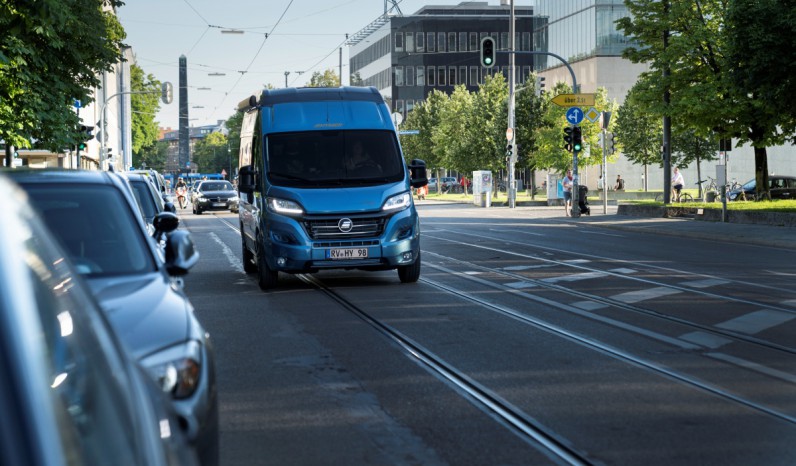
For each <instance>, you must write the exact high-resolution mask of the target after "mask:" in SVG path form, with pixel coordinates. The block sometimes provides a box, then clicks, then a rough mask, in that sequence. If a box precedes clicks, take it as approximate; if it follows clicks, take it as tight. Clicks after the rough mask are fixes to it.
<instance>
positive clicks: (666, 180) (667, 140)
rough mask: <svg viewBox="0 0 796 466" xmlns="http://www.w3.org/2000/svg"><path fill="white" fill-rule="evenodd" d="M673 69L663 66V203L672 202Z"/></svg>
mask: <svg viewBox="0 0 796 466" xmlns="http://www.w3.org/2000/svg"><path fill="white" fill-rule="evenodd" d="M663 17H664V18H663V20H664V22H665V23H666V24H667V25H668V24H669V0H663ZM666 28H667V29H665V30H664V31H663V50H664V53H666V48H667V47H668V46H669V29H668V26H666ZM670 74H671V70H670V69H669V65H668V63H667V64H665V65H664V67H663V84H664V86H666V90H664V91H663V104H664V107H665V108H666V110H664V111H665V112H666V113H665V114H664V117H663V203H664V204H669V203H670V202H672V199H671V196H672V190H671V185H672V117H671V116H669V115H668V113H669V111H670V105H669V104H670V103H671V92H670V91H669V75H670Z"/></svg>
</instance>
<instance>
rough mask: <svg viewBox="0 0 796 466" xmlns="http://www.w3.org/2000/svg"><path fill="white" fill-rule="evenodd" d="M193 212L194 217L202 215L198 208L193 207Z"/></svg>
mask: <svg viewBox="0 0 796 466" xmlns="http://www.w3.org/2000/svg"><path fill="white" fill-rule="evenodd" d="M193 212H194V213H195V214H196V215H202V209H200V208H199V207H194V209H193Z"/></svg>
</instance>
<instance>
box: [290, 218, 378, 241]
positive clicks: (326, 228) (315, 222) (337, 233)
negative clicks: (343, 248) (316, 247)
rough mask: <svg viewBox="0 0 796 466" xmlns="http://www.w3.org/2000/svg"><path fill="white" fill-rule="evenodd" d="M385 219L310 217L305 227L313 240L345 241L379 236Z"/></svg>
mask: <svg viewBox="0 0 796 466" xmlns="http://www.w3.org/2000/svg"><path fill="white" fill-rule="evenodd" d="M349 221H350V223H349ZM385 221H386V218H385V217H355V216H352V217H335V218H323V219H312V218H308V219H305V220H304V228H305V229H306V230H307V233H308V234H309V235H310V238H312V239H313V240H343V241H345V240H350V239H352V238H373V237H379V236H381V234H382V232H383V231H384V223H385Z"/></svg>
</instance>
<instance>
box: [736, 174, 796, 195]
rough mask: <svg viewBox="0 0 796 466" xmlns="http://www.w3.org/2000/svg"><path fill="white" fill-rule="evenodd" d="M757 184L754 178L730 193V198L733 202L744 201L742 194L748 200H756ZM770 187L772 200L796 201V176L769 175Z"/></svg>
mask: <svg viewBox="0 0 796 466" xmlns="http://www.w3.org/2000/svg"><path fill="white" fill-rule="evenodd" d="M756 186H757V182H756V181H755V179H754V178H752V179H751V180H749V181H747V182H746V183H744V184H743V185H742V186H741V187H740V188H739V189H733V190H732V191H730V193H729V195H728V197H729V199H730V200H731V201H735V200H738V199H742V198H743V196H741V192H743V193H744V194H745V195H746V200H748V201H753V200H754V199H755V195H756V194H755V187H756ZM768 186H769V191H770V193H771V199H796V176H783V175H769V177H768Z"/></svg>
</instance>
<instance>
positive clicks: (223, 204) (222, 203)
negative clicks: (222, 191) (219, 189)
mask: <svg viewBox="0 0 796 466" xmlns="http://www.w3.org/2000/svg"><path fill="white" fill-rule="evenodd" d="M225 205H227V203H226V202H214V203H213V207H224V206H225Z"/></svg>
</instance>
